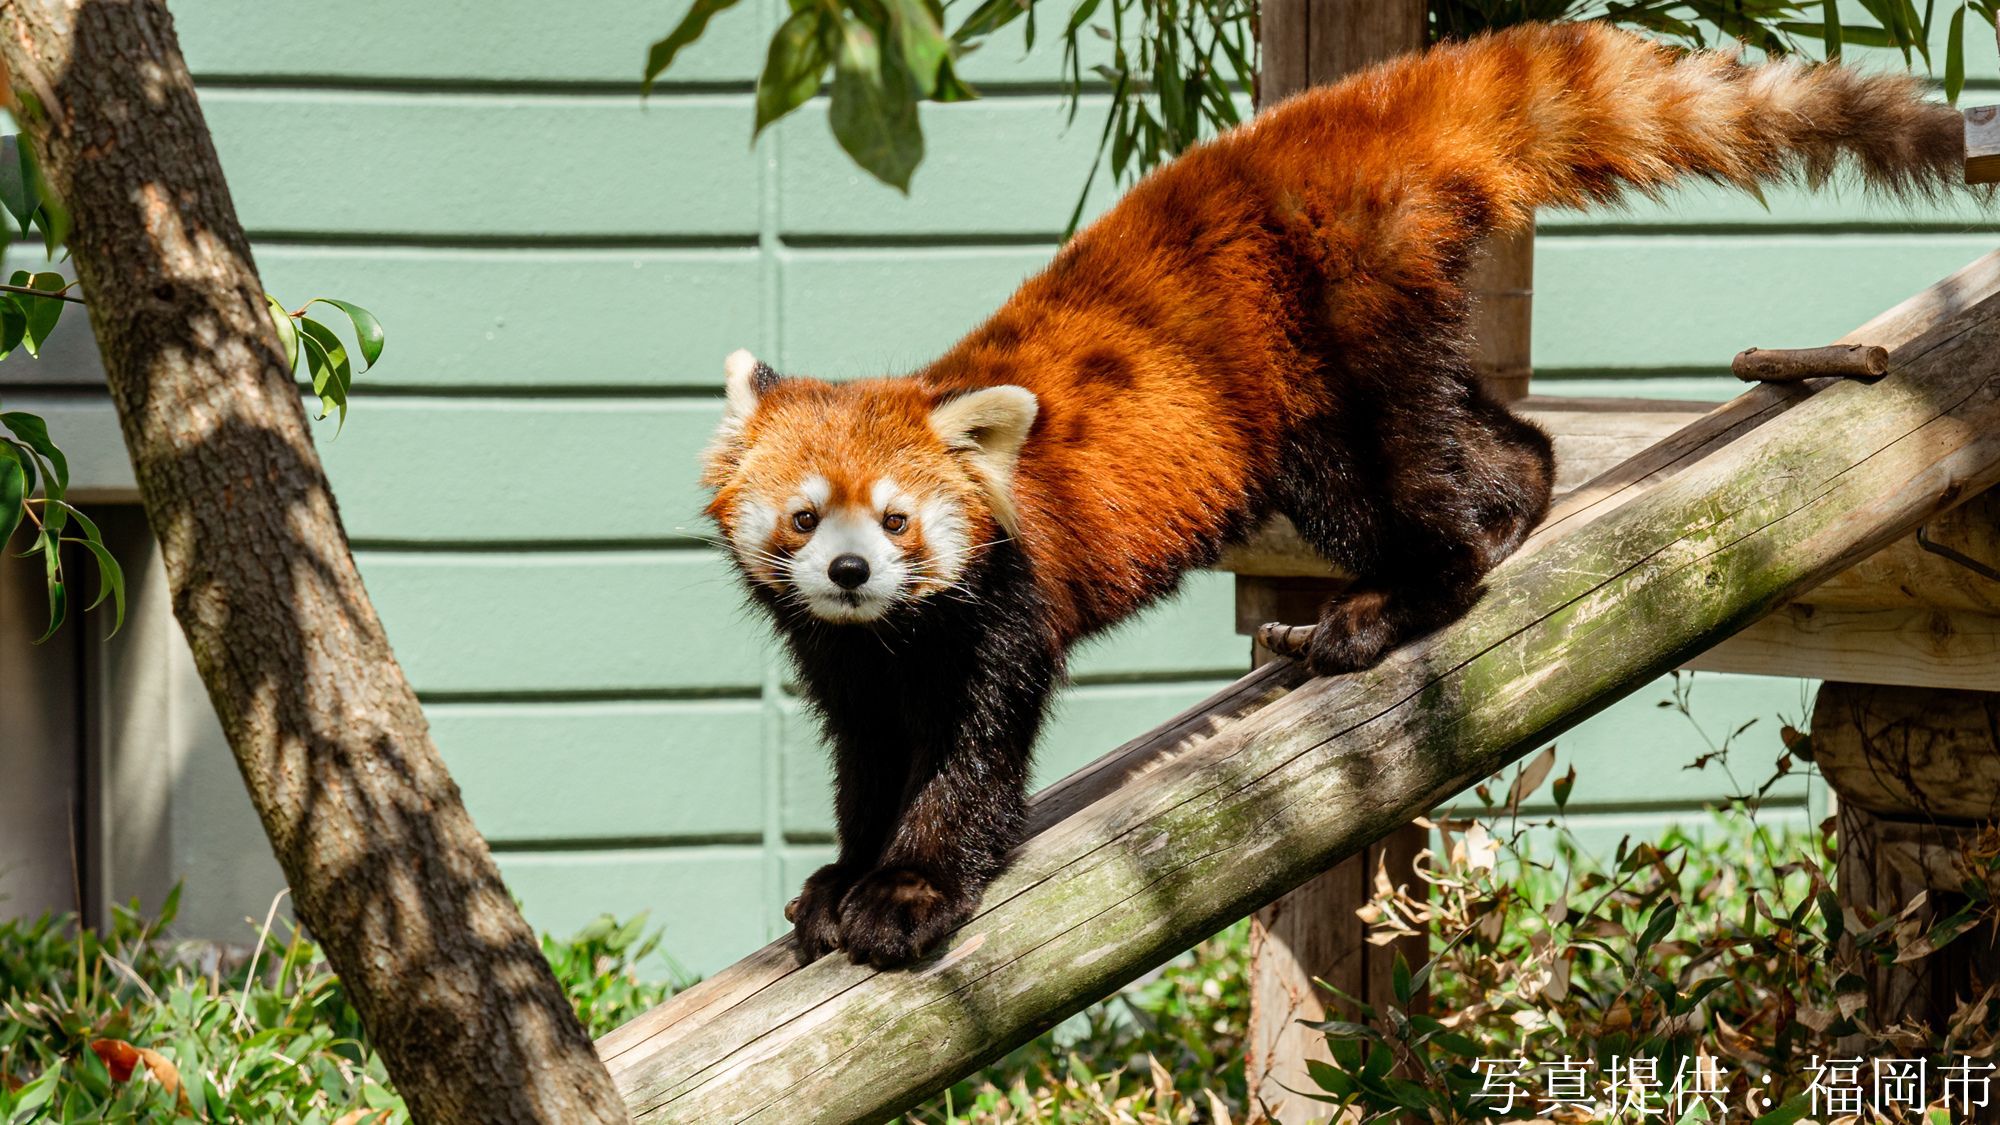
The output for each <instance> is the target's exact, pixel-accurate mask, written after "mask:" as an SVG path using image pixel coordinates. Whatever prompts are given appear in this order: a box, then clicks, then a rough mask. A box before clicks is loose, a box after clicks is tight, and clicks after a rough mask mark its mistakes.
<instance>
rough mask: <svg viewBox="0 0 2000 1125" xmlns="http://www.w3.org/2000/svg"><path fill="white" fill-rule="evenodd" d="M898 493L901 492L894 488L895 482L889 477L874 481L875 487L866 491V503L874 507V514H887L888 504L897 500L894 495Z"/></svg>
mask: <svg viewBox="0 0 2000 1125" xmlns="http://www.w3.org/2000/svg"><path fill="white" fill-rule="evenodd" d="M900 491H902V490H901V489H900V488H898V487H896V482H895V481H894V480H893V479H891V478H889V477H883V478H882V479H881V480H878V481H876V482H875V487H874V488H871V489H869V490H868V502H869V503H870V504H873V505H875V514H876V515H881V514H883V513H885V512H887V511H888V510H889V504H890V502H891V501H893V500H896V499H898V498H899V497H898V496H897V495H896V494H897V493H898V492H900Z"/></svg>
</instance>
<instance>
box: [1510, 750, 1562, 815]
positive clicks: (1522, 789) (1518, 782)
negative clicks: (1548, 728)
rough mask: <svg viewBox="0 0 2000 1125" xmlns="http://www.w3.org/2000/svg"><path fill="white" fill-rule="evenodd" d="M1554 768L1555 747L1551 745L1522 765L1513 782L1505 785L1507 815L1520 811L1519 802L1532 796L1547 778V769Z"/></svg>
mask: <svg viewBox="0 0 2000 1125" xmlns="http://www.w3.org/2000/svg"><path fill="white" fill-rule="evenodd" d="M1555 768H1556V748H1555V747H1554V746H1553V745H1551V746H1550V747H1549V748H1548V749H1546V750H1543V751H1542V752H1541V753H1539V754H1537V755H1535V756H1534V757H1533V758H1532V759H1530V760H1529V762H1528V764H1527V765H1525V766H1522V767H1521V769H1520V772H1518V773H1516V774H1515V775H1514V784H1512V785H1509V786H1508V787H1507V815H1508V816H1513V815H1514V814H1515V813H1517V812H1520V811H1521V802H1522V801H1525V800H1527V799H1528V798H1529V797H1532V796H1534V793H1535V790H1537V789H1540V788H1541V787H1542V782H1544V781H1547V780H1548V779H1549V771H1550V770H1552V769H1555Z"/></svg>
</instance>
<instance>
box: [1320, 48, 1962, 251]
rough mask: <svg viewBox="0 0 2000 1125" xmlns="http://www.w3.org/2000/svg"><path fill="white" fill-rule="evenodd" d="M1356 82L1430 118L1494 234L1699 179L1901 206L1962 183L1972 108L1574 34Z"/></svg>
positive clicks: (1385, 71)
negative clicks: (1792, 185)
mask: <svg viewBox="0 0 2000 1125" xmlns="http://www.w3.org/2000/svg"><path fill="white" fill-rule="evenodd" d="M1343 85H1345V84H1343ZM1354 85H1355V86H1356V87H1359V89H1357V90H1355V91H1353V92H1354V93H1363V94H1364V97H1365V98H1366V100H1368V101H1371V102H1374V104H1376V105H1378V106H1379V105H1384V104H1397V103H1401V104H1402V105H1403V106H1404V107H1405V112H1411V111H1413V112H1414V113H1415V114H1416V115H1417V116H1418V117H1420V118H1422V119H1423V120H1422V121H1421V122H1416V121H1412V122H1410V124H1420V125H1422V126H1428V128H1420V129H1419V130H1418V131H1419V132H1422V133H1428V134H1429V138H1428V139H1430V140H1432V141H1434V142H1436V144H1437V145H1438V149H1437V150H1436V151H1437V154H1438V156H1440V157H1443V158H1447V159H1449V160H1450V161H1451V162H1452V163H1453V164H1454V165H1455V169H1456V171H1455V174H1459V175H1463V176H1465V177H1467V178H1468V179H1469V180H1470V181H1471V182H1470V183H1467V184H1465V185H1464V186H1466V187H1472V188H1474V192H1473V194H1475V195H1480V196H1484V197H1485V199H1484V202H1485V203H1486V205H1487V207H1488V214H1487V215H1486V216H1485V217H1486V220H1487V221H1486V222H1485V223H1484V224H1481V225H1484V226H1486V227H1487V228H1488V229H1492V228H1496V227H1497V228H1505V227H1512V226H1516V225H1518V224H1520V223H1524V222H1526V221H1528V217H1529V215H1530V214H1531V213H1532V209H1533V208H1535V207H1543V206H1572V207H1583V206H1587V205H1590V204H1594V203H1596V204H1601V203H1610V202H1615V201H1616V200H1618V199H1619V198H1620V197H1621V196H1622V195H1623V194H1624V193H1626V192H1627V191H1637V192H1640V193H1642V194H1646V195H1655V194H1658V193H1659V192H1660V191H1662V190H1663V189H1665V188H1666V187H1668V186H1669V185H1671V184H1673V183H1674V182H1675V181H1677V180H1683V179H1688V178H1701V179H1708V180H1714V181H1718V182H1722V183H1728V184H1734V185H1736V186H1738V187H1741V188H1744V189H1746V190H1750V191H1753V192H1754V191H1755V190H1756V189H1757V188H1758V187H1759V186H1760V185H1764V184H1772V183H1782V182H1787V181H1796V182H1802V183H1805V184H1807V185H1809V186H1818V185H1819V184H1821V183H1822V182H1824V181H1825V180H1827V179H1828V178H1829V177H1831V176H1832V175H1833V174H1834V173H1835V172H1837V171H1838V170H1840V169H1841V168H1842V167H1843V166H1847V167H1852V168H1854V169H1855V170H1857V171H1858V172H1859V173H1860V175H1861V177H1862V179H1863V180H1864V181H1865V182H1866V184H1867V185H1868V187H1869V188H1870V189H1871V190H1874V191H1877V192H1881V193H1885V194H1888V195H1891V196H1894V197H1897V198H1902V199H1930V198H1935V197H1939V196H1942V195H1944V194H1945V193H1946V192H1947V191H1950V190H1953V189H1962V188H1963V186H1964V157H1965V140H1964V126H1963V124H1962V121H1961V118H1960V115H1959V113H1958V111H1957V110H1955V109H1953V108H1951V107H1950V106H1948V105H1945V104H1944V103H1942V102H1938V101H1934V100H1931V99H1930V98H1927V97H1926V96H1925V87H1924V84H1923V83H1922V82H1921V81H1920V80H1919V79H1917V78H1915V77H1913V76H1910V75H1907V74H1884V73H1864V72H1862V71H1859V70H1855V69H1853V68H1850V67H1847V66H1842V65H1838V64H1808V63H1800V62H1793V61H1783V60H1781V61H1775V62H1768V63H1763V64H1760V65H1746V64H1745V63H1743V62H1741V61H1740V60H1739V59H1738V58H1737V57H1736V55H1735V54H1734V53H1725V52H1721V51H1695V52H1686V51H1681V50H1678V49H1675V48H1672V47H1668V46H1665V45H1662V44H1660V43H1657V42H1655V41H1653V40H1650V39H1647V38H1644V37H1642V36H1639V35H1636V34H1633V33H1631V32H1626V31H1619V30H1617V29H1614V28H1611V27H1608V26H1605V25H1603V24H1597V23H1566V24H1530V25H1525V26H1521V27H1516V28H1512V29H1509V30H1506V31H1502V32H1497V33H1495V34H1492V35H1487V36H1482V37H1481V38H1478V39H1475V40H1472V41H1470V42H1465V43H1455V44H1446V45H1443V46H1440V47H1438V48H1436V49H1434V50H1432V51H1430V52H1428V53H1427V54H1425V55H1423V56H1420V57H1415V58H1411V59H1406V60H1402V61H1400V62H1396V63H1390V64H1388V65H1386V66H1384V67H1382V68H1379V69H1378V70H1377V71H1375V72H1372V73H1369V74H1364V75H1360V76H1357V78H1356V79H1355V80H1354ZM1339 91H1340V87H1335V88H1334V89H1333V90H1331V91H1328V92H1329V93H1337V92H1339ZM1364 92H1365V93H1364ZM1379 99H1386V101H1384V100H1379ZM1409 135H1410V134H1408V133H1405V134H1404V136H1406V137H1407V136H1409Z"/></svg>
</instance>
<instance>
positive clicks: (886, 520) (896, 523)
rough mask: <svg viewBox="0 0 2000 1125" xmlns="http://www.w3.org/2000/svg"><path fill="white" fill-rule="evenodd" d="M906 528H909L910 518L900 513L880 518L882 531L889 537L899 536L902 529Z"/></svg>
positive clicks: (892, 513) (891, 513)
mask: <svg viewBox="0 0 2000 1125" xmlns="http://www.w3.org/2000/svg"><path fill="white" fill-rule="evenodd" d="M908 526H910V517H908V516H906V515H904V514H902V513H901V512H890V513H889V514H888V515H886V516H883V517H882V530H884V531H886V532H888V533H889V534H891V535H901V534H902V533H903V529H904V528H906V527H908Z"/></svg>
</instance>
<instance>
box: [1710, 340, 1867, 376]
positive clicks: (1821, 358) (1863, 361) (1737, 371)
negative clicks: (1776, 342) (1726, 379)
mask: <svg viewBox="0 0 2000 1125" xmlns="http://www.w3.org/2000/svg"><path fill="white" fill-rule="evenodd" d="M1729 370H1730V373H1731V374H1733V375H1735V376H1736V377H1737V378H1738V379H1741V380H1743V381H1744V382H1746V383H1799V382H1804V381H1805V380H1807V379H1868V380H1874V379H1880V378H1881V377H1882V376H1884V375H1887V374H1888V373H1889V349H1887V348H1884V347H1881V346H1879V345H1876V344H1830V345H1828V346H1826V347H1824V348H1745V349H1744V350H1742V351H1740V352H1738V353H1736V358H1735V359H1733V360H1731V361H1730V363H1729Z"/></svg>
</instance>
